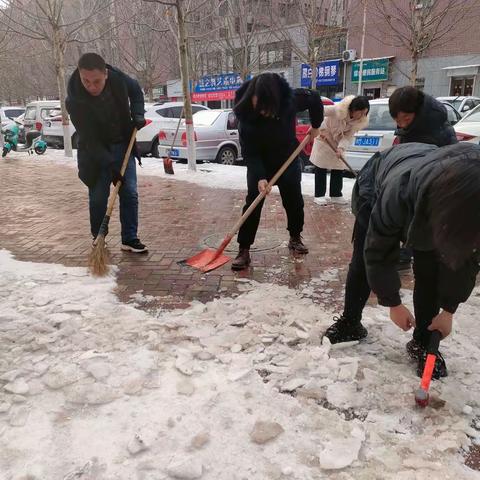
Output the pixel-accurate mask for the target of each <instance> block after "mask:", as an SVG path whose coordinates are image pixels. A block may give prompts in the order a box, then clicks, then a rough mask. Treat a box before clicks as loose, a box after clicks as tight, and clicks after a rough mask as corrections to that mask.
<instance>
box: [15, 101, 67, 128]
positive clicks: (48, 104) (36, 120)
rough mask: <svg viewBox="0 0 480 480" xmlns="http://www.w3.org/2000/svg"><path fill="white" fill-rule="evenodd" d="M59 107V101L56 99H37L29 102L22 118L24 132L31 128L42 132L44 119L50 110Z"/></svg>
mask: <svg viewBox="0 0 480 480" xmlns="http://www.w3.org/2000/svg"><path fill="white" fill-rule="evenodd" d="M59 108H60V102H59V101H58V100H39V101H35V102H31V103H29V104H28V105H27V108H26V109H25V116H24V119H23V124H24V126H25V134H27V133H28V132H30V131H31V130H38V131H39V132H42V131H43V127H44V124H45V120H46V119H47V118H48V117H49V115H50V112H51V111H52V110H58V109H59Z"/></svg>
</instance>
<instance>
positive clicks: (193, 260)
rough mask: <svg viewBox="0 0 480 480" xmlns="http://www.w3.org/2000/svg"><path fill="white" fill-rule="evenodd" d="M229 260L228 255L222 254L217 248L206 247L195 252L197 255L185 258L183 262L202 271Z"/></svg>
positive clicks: (216, 266)
mask: <svg viewBox="0 0 480 480" xmlns="http://www.w3.org/2000/svg"><path fill="white" fill-rule="evenodd" d="M230 260H231V259H230V257H227V255H223V254H222V253H221V252H219V251H218V250H213V249H212V248H207V249H205V250H202V251H201V252H200V253H197V255H195V256H193V257H190V258H187V259H186V260H185V261H184V262H183V263H186V264H187V265H189V266H190V267H193V268H197V269H198V270H201V271H202V272H210V271H212V270H215V269H216V268H219V267H221V266H222V265H225V264H226V263H227V262H229V261H230Z"/></svg>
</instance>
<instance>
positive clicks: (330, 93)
mask: <svg viewBox="0 0 480 480" xmlns="http://www.w3.org/2000/svg"><path fill="white" fill-rule="evenodd" d="M342 79H343V62H341V61H340V60H328V61H325V62H320V63H319V64H318V65H317V90H318V92H319V93H320V95H322V96H323V97H328V98H334V97H335V96H336V95H337V93H339V92H341V91H342V90H343V80H342ZM300 84H301V86H302V87H303V88H311V85H312V68H311V67H310V65H308V64H306V63H304V64H302V70H301V82H300Z"/></svg>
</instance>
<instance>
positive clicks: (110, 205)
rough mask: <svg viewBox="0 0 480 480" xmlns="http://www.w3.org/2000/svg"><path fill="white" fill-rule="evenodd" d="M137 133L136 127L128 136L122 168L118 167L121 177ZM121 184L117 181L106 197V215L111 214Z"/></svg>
mask: <svg viewBox="0 0 480 480" xmlns="http://www.w3.org/2000/svg"><path fill="white" fill-rule="evenodd" d="M136 135H137V129H136V128H134V129H133V132H132V136H131V138H130V143H129V144H128V148H127V151H126V152H125V157H124V158H123V163H122V168H121V169H120V175H121V176H122V177H123V176H124V175H125V170H126V169H127V165H128V161H129V160H130V155H131V154H132V150H133V144H134V143H135V137H136ZM121 186H122V182H117V184H116V185H115V188H114V189H113V191H112V193H111V194H110V197H109V199H108V207H107V213H106V214H107V215H108V216H109V217H111V216H112V212H113V207H114V206H115V200H116V198H117V195H118V192H119V191H120V187H121Z"/></svg>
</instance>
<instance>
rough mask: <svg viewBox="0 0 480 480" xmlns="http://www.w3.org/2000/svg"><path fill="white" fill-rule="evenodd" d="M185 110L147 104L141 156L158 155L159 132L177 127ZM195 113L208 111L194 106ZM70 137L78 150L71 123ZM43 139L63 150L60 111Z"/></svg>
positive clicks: (139, 139)
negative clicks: (173, 126)
mask: <svg viewBox="0 0 480 480" xmlns="http://www.w3.org/2000/svg"><path fill="white" fill-rule="evenodd" d="M182 109H183V103H181V102H169V103H164V104H146V105H145V120H146V122H147V123H146V125H145V126H144V127H143V128H142V129H141V130H139V132H138V133H137V146H138V149H139V151H140V154H141V155H148V154H151V155H152V156H155V157H156V156H157V155H158V131H159V130H160V128H163V127H165V128H170V127H171V126H172V125H175V128H176V126H177V123H178V120H179V119H180V116H181V113H182ZM192 110H193V112H194V113H195V112H198V111H199V110H208V107H205V106H203V105H192ZM69 128H70V135H71V137H72V146H73V148H77V146H78V136H77V133H76V131H75V127H74V126H73V124H72V123H70V126H69ZM43 138H44V140H45V141H46V142H47V143H48V145H50V146H56V147H59V148H63V127H62V116H61V112H60V110H59V109H57V110H55V111H52V112H51V115H50V116H49V117H48V118H47V119H46V121H45V123H44V126H43Z"/></svg>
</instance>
